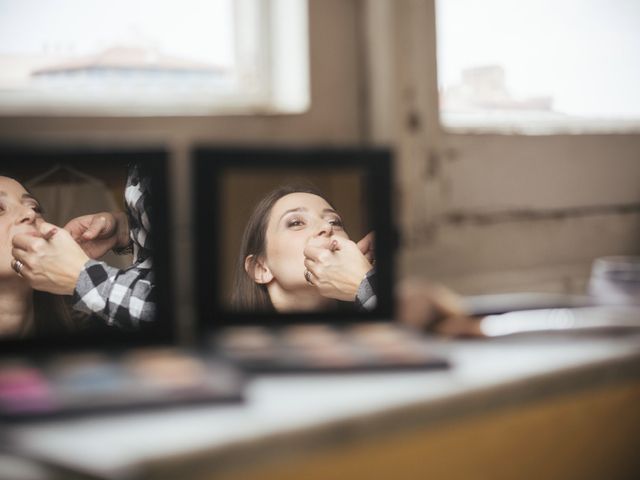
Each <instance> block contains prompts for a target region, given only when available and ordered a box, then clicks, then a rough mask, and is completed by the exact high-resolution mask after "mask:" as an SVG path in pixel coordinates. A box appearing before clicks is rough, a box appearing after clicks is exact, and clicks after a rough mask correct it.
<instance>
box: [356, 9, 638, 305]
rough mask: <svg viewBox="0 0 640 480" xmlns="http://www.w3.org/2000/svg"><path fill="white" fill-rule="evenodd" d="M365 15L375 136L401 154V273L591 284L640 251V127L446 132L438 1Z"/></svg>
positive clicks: (459, 280) (477, 283) (461, 286)
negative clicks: (599, 267) (597, 261)
mask: <svg viewBox="0 0 640 480" xmlns="http://www.w3.org/2000/svg"><path fill="white" fill-rule="evenodd" d="M364 18H365V25H366V27H365V34H366V43H367V45H368V46H369V47H370V50H369V51H368V53H369V55H368V61H367V72H368V75H367V78H368V79H369V80H370V84H369V88H368V92H369V97H368V98H369V102H368V109H369V111H370V112H371V116H370V121H369V123H368V134H369V139H370V141H371V142H372V143H381V144H393V145H395V147H396V158H397V160H398V162H397V166H396V167H397V168H396V177H397V182H398V192H397V195H396V198H397V204H396V218H397V220H398V222H399V224H400V225H401V227H402V232H403V248H402V249H401V252H400V257H399V265H400V274H401V275H403V276H404V275H409V274H420V275H425V274H426V275H428V276H430V277H431V278H434V279H437V280H441V281H443V282H444V283H446V284H447V285H449V286H451V287H453V288H454V289H456V290H458V291H461V292H463V293H470V294H475V293H484V292H495V291H523V290H538V291H550V292H583V291H584V289H585V284H586V282H587V279H588V275H589V269H590V265H591V262H592V260H593V259H594V258H595V257H598V256H602V255H614V254H640V134H618V135H562V134H559V135H546V136H543V135H538V136H522V135H488V134H484V135H480V134H477V135H474V134H455V133H449V132H445V131H443V130H442V129H441V128H440V126H439V122H438V92H437V73H436V69H435V65H436V61H435V59H436V53H435V52H436V43H435V42H436V40H435V31H434V25H435V13H434V2H433V1H430V0H426V1H425V0H402V1H399V2H391V1H387V0H370V1H368V2H366V4H365V9H364ZM389 118H392V119H393V121H389Z"/></svg>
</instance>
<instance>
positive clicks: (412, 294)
mask: <svg viewBox="0 0 640 480" xmlns="http://www.w3.org/2000/svg"><path fill="white" fill-rule="evenodd" d="M395 297H396V303H397V307H398V308H397V311H398V316H397V320H398V321H399V322H400V323H402V324H404V325H407V326H409V327H411V328H413V329H415V330H420V331H428V332H431V333H436V334H441V335H445V336H453V337H458V336H465V337H467V336H479V335H480V331H479V330H478V322H477V320H476V319H473V318H471V317H470V316H468V314H467V313H466V311H465V309H464V306H463V302H462V299H461V298H460V296H459V295H457V294H456V293H455V292H453V291H452V290H450V289H449V288H447V287H445V286H444V285H440V284H437V283H434V282H431V281H429V280H427V279H425V278H420V277H411V278H407V279H405V280H403V281H401V282H400V283H399V284H398V285H397V288H396V291H395Z"/></svg>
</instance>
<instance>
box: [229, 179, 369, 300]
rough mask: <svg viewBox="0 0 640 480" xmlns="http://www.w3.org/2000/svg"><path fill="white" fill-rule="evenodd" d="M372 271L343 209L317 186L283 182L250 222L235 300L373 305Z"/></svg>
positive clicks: (244, 242) (237, 275)
mask: <svg viewBox="0 0 640 480" xmlns="http://www.w3.org/2000/svg"><path fill="white" fill-rule="evenodd" d="M371 271H372V266H371V263H370V262H369V260H368V259H367V257H365V255H363V253H362V252H361V249H360V248H359V246H358V245H357V244H355V243H354V242H352V241H351V240H350V239H349V236H348V235H347V233H346V232H345V230H344V226H343V224H342V219H341V218H340V215H339V214H338V213H337V212H336V211H335V209H334V208H333V207H332V206H331V204H330V203H329V202H328V201H327V200H325V198H323V196H322V195H321V194H320V193H319V192H318V191H316V190H315V189H313V188H307V187H302V188H299V187H292V186H285V187H280V188H277V189H276V190H274V191H272V192H271V193H269V194H268V195H267V196H266V197H265V198H264V199H263V200H262V201H261V202H260V203H259V204H258V206H257V207H256V208H255V210H254V212H253V214H252V215H251V217H250V219H249V222H248V223H247V226H246V228H245V231H244V235H243V238H242V244H241V248H240V256H239V259H238V263H237V265H236V272H235V274H236V278H235V284H234V291H233V295H232V305H233V307H234V308H235V309H237V310H241V311H269V310H275V311H278V312H293V311H298V312H305V311H306V312H309V311H319V310H325V309H331V308H333V307H335V306H336V300H345V301H355V302H356V303H357V304H360V305H373V304H374V303H375V302H372V297H373V296H374V294H373V291H372V290H371V289H370V288H368V287H369V281H368V278H367V275H368V274H369V273H370V272H371ZM363 285H364V286H365V287H366V288H361V287H362V286H363Z"/></svg>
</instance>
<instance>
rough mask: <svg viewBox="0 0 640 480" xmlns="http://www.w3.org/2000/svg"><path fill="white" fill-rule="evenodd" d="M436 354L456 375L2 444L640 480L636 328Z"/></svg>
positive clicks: (68, 468) (228, 469) (324, 378)
mask: <svg viewBox="0 0 640 480" xmlns="http://www.w3.org/2000/svg"><path fill="white" fill-rule="evenodd" d="M433 349H434V351H435V352H438V353H442V354H443V355H445V356H447V357H448V358H449V359H450V361H451V363H452V368H450V369H448V370H438V371H424V372H415V371H414V372H396V373H366V374H344V375H313V376H311V375H307V376H303V375H300V376H261V377H257V378H255V379H253V380H251V381H250V382H249V385H248V390H247V393H246V402H245V403H242V404H233V405H224V406H207V405H204V406H203V405H200V406H192V407H181V408H172V409H169V410H155V411H145V412H135V413H133V412H131V413H119V414H103V415H92V416H84V417H77V418H68V419H59V420H48V421H41V422H37V423H27V424H12V425H4V426H2V431H3V443H4V444H5V446H8V447H10V449H11V450H13V451H15V452H19V454H20V455H23V456H24V458H28V459H31V460H34V459H35V460H36V461H38V462H39V463H40V465H44V466H47V469H46V470H47V474H48V475H49V476H50V478H96V477H97V478H125V479H129V478H132V479H137V478H156V479H213V478H215V479H256V480H257V479H318V480H320V479H323V480H324V479H327V478H332V479H333V478H340V479H342V478H344V479H353V478H364V479H378V478H379V479H388V478H393V479H400V478H403V479H404V478H407V479H409V478H411V479H413V478H415V479H424V478H429V479H434V478H436V479H439V478H491V479H500V478H518V479H523V478H525V479H526V478H536V479H538V478H563V479H569V478H576V479H578V478H579V479H588V478H593V479H602V478H640V454H638V451H637V445H639V444H640V333H629V332H626V333H624V334H612V333H609V334H606V335H596V334H593V333H589V334H574V335H568V334H562V333H555V334H535V335H526V336H514V337H505V338H500V339H492V340H467V341H462V340H456V341H448V340H434V341H433ZM0 465H2V463H0Z"/></svg>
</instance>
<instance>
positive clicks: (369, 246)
mask: <svg viewBox="0 0 640 480" xmlns="http://www.w3.org/2000/svg"><path fill="white" fill-rule="evenodd" d="M375 240H376V236H375V233H374V232H369V233H367V234H366V235H365V236H364V237H363V238H362V240H360V241H359V242H358V243H357V245H358V248H359V249H360V251H361V252H362V254H363V255H364V256H365V257H366V258H367V260H369V263H371V264H372V265H373V264H374V263H375Z"/></svg>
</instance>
